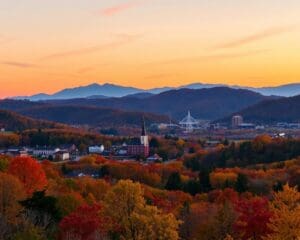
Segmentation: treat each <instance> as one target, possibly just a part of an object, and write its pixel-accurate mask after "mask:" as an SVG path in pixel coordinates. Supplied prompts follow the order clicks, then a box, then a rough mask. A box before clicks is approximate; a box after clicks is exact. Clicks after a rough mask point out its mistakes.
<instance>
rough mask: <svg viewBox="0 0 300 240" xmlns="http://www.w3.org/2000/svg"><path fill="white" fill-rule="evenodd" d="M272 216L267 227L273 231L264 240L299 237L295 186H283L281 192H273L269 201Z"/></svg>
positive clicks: (299, 206)
mask: <svg viewBox="0 0 300 240" xmlns="http://www.w3.org/2000/svg"><path fill="white" fill-rule="evenodd" d="M270 205H271V210H272V211H273V213H274V216H273V217H272V218H271V220H270V224H269V227H270V228H271V230H272V231H273V232H272V233H270V234H269V235H268V236H267V237H265V238H264V239H265V240H271V239H272V240H281V239H285V240H294V239H299V238H300V193H299V192H298V190H297V189H296V187H294V188H292V187H289V185H285V186H284V187H283V191H282V192H277V193H274V200H273V201H272V202H271V204H270Z"/></svg>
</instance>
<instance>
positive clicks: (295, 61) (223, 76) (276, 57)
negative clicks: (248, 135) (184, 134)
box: [0, 0, 300, 97]
mask: <svg viewBox="0 0 300 240" xmlns="http://www.w3.org/2000/svg"><path fill="white" fill-rule="evenodd" d="M299 12H300V1H299V0H251V1H245V0H226V1H225V0H9V1H6V0H1V1H0V84H1V88H0V97H8V96H17V95H18V96H19V95H31V94H35V93H40V92H44V93H54V92H56V91H58V90H61V89H63V88H69V87H75V86H83V85H88V84H91V83H99V84H103V83H113V84H119V85H123V86H134V87H139V88H144V89H148V88H153V87H162V86H180V85H185V84H189V83H195V82H202V83H224V84H230V85H243V86H255V87H259V86H276V85H282V84H288V83H295V82H300V67H299V66H300V14H299Z"/></svg>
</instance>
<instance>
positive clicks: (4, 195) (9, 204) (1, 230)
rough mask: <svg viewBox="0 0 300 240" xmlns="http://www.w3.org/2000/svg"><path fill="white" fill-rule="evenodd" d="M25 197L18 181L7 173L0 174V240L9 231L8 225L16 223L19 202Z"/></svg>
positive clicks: (19, 208) (19, 206)
mask: <svg viewBox="0 0 300 240" xmlns="http://www.w3.org/2000/svg"><path fill="white" fill-rule="evenodd" d="M24 197H25V191H24V188H23V186H22V184H21V183H20V181H19V180H18V179H17V178H16V177H14V176H12V175H10V174H7V173H0V239H4V236H5V235H6V234H7V233H8V232H9V231H10V225H12V224H15V223H16V222H17V215H18V213H19V212H20V210H21V205H20V204H19V201H20V200H22V199H23V198H24Z"/></svg>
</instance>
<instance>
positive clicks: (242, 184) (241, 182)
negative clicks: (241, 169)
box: [235, 173, 248, 193]
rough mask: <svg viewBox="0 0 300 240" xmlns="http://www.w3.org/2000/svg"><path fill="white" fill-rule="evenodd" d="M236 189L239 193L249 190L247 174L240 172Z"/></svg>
mask: <svg viewBox="0 0 300 240" xmlns="http://www.w3.org/2000/svg"><path fill="white" fill-rule="evenodd" d="M235 190H236V191H237V192H239V193H243V192H246V191H247V190H248V178H247V176H246V175H245V174H241V173H239V174H238V177H237V180H236V183H235Z"/></svg>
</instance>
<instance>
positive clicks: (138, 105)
mask: <svg viewBox="0 0 300 240" xmlns="http://www.w3.org/2000/svg"><path fill="white" fill-rule="evenodd" d="M266 99H270V97H265V96H263V95H261V94H258V93H255V92H251V91H249V90H242V89H231V88H226V87H217V88H209V89H196V90H195V89H179V90H171V91H167V92H163V93H160V94H157V95H153V96H149V97H147V98H142V99H138V98H133V97H123V98H107V99H72V100H57V101H48V102H47V103H50V104H54V105H80V106H95V107H105V108H113V109H121V110H126V111H143V112H149V113H156V114H163V115H168V116H170V117H171V118H173V119H176V120H181V118H183V117H184V116H185V115H186V114H187V111H188V110H190V111H191V112H192V114H193V116H194V117H195V118H199V119H207V120H214V119H218V118H222V117H225V116H227V115H230V114H231V113H234V112H237V111H240V110H242V109H244V108H246V107H249V106H251V105H254V104H256V103H258V102H260V101H263V100H266ZM0 106H1V103H0Z"/></svg>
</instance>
